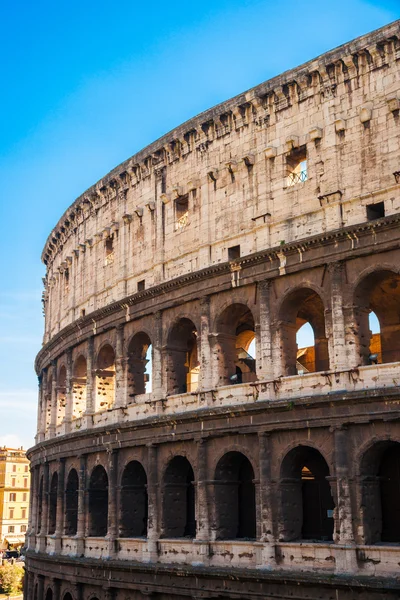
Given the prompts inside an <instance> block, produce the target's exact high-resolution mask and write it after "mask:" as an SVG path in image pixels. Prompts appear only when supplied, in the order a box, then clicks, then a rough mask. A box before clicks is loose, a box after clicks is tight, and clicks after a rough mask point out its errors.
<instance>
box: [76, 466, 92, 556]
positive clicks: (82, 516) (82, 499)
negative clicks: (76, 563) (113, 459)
mask: <svg viewBox="0 0 400 600" xmlns="http://www.w3.org/2000/svg"><path fill="white" fill-rule="evenodd" d="M86 470H87V456H86V454H82V455H81V456H80V458H79V489H78V523H77V530H76V537H77V556H83V554H84V549H85V539H84V538H85V535H86V536H87V535H88V532H87V531H86V529H87V526H88V522H89V518H88V506H87V504H88V502H87V491H86V480H87V475H86Z"/></svg>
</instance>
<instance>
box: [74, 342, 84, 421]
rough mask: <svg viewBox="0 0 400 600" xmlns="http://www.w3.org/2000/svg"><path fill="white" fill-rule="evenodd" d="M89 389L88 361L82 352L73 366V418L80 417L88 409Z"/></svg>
mask: <svg viewBox="0 0 400 600" xmlns="http://www.w3.org/2000/svg"><path fill="white" fill-rule="evenodd" d="M86 389H87V362H86V357H85V356H83V354H80V355H79V356H78V357H77V358H76V360H75V362H74V367H73V384H72V402H73V407H72V418H73V419H79V417H81V416H82V414H83V413H84V412H85V410H86Z"/></svg>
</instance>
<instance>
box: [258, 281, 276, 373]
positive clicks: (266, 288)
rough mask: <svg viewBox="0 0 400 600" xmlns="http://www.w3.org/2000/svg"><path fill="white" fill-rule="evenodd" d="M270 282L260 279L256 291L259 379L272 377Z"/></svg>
mask: <svg viewBox="0 0 400 600" xmlns="http://www.w3.org/2000/svg"><path fill="white" fill-rule="evenodd" d="M270 290H271V282H270V281H268V280H265V281H260V282H259V284H258V286H257V291H258V310H259V317H258V325H257V326H256V353H257V355H256V373H257V379H259V380H264V381H265V380H272V379H274V369H273V361H272V334H271V310H270Z"/></svg>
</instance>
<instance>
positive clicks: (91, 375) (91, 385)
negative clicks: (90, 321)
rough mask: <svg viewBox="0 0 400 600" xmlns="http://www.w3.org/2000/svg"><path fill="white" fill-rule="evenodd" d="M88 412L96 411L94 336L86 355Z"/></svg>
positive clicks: (88, 344) (89, 342) (90, 339)
mask: <svg viewBox="0 0 400 600" xmlns="http://www.w3.org/2000/svg"><path fill="white" fill-rule="evenodd" d="M86 369H87V371H86V411H85V412H86V414H88V415H92V414H93V413H94V411H95V394H96V385H95V381H96V376H95V370H94V337H93V336H91V337H90V338H89V339H88V342H87V356H86Z"/></svg>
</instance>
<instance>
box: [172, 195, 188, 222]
mask: <svg viewBox="0 0 400 600" xmlns="http://www.w3.org/2000/svg"><path fill="white" fill-rule="evenodd" d="M175 223H176V228H177V229H181V228H182V227H185V225H187V224H188V223H189V195H188V194H186V196H179V198H177V199H176V200H175Z"/></svg>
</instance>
